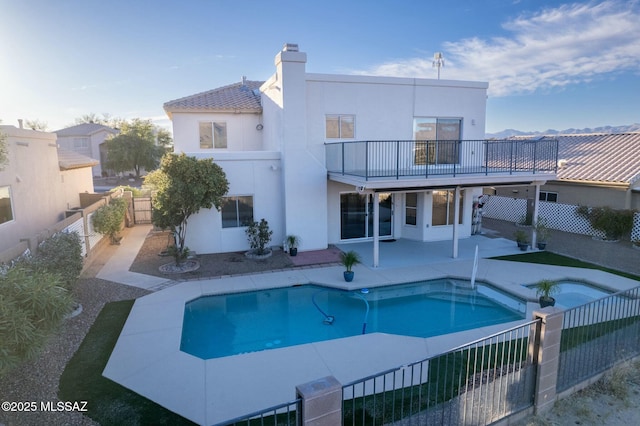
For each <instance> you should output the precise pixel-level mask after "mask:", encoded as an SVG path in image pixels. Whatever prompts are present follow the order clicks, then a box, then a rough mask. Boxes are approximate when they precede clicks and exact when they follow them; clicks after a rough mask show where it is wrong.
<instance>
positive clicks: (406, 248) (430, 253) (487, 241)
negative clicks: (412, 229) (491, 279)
mask: <svg viewBox="0 0 640 426" xmlns="http://www.w3.org/2000/svg"><path fill="white" fill-rule="evenodd" d="M492 235H494V233H493V232H492V231H490V230H487V231H486V232H485V234H484V235H472V236H471V237H469V238H462V239H460V240H458V242H457V244H458V256H457V257H456V258H455V259H454V258H453V257H452V256H451V253H452V248H453V245H454V241H452V240H446V241H430V242H422V241H413V240H408V239H404V238H400V239H398V240H380V242H379V260H378V264H377V265H376V264H375V262H374V249H373V247H374V244H375V241H361V242H353V243H343V244H337V247H338V248H339V249H340V250H342V251H349V250H353V251H355V252H357V253H358V254H359V255H360V258H361V259H362V264H363V265H364V266H367V267H378V268H381V269H386V268H402V267H407V266H423V265H431V264H436V263H442V262H451V261H456V260H460V261H468V260H473V259H474V256H475V250H476V246H477V247H478V258H480V259H486V258H490V257H496V256H507V255H511V254H520V253H522V252H521V251H520V250H519V249H518V246H517V245H516V243H515V242H514V241H511V240H508V239H506V238H495V237H492Z"/></svg>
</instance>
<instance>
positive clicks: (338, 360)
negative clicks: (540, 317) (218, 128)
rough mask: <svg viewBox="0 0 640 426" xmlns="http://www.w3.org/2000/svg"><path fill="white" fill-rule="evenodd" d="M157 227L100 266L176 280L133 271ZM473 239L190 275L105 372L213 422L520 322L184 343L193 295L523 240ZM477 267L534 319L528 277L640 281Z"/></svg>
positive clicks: (373, 272)
mask: <svg viewBox="0 0 640 426" xmlns="http://www.w3.org/2000/svg"><path fill="white" fill-rule="evenodd" d="M148 229H149V228H148V227H137V228H133V229H132V230H131V232H130V233H129V234H128V235H127V236H126V237H125V239H123V241H122V245H121V246H120V247H118V249H117V250H116V253H115V254H114V256H113V257H112V259H111V260H110V261H109V262H108V263H107V264H106V265H105V266H104V268H103V269H102V270H101V271H100V273H99V274H98V276H99V277H100V278H103V279H108V280H112V281H117V282H121V283H124V284H128V285H136V286H141V287H142V286H144V288H150V289H154V288H159V287H166V286H167V285H169V284H172V282H171V281H168V280H163V279H161V278H157V277H146V276H141V275H140V274H133V273H131V272H129V271H128V267H129V265H130V264H131V261H132V260H133V259H134V257H135V253H136V250H137V249H136V247H138V249H139V247H140V246H141V244H142V242H143V240H144V236H145V235H146V233H145V232H146V231H148ZM469 240H470V241H472V243H471V244H468V246H467V244H466V243H465V244H464V247H462V246H461V250H460V257H459V259H457V260H453V259H451V258H449V256H450V252H451V251H450V248H446V243H443V245H442V246H440V245H438V244H433V245H429V244H419V247H418V246H415V245H413V244H411V242H407V241H402V240H401V241H397V242H395V243H384V244H381V248H382V246H385V247H384V251H381V257H380V259H381V267H379V268H376V269H373V268H369V267H367V266H365V265H366V264H365V265H358V266H356V267H355V268H354V270H355V272H356V278H355V280H354V281H353V282H352V283H345V282H344V280H343V278H342V267H340V266H331V267H323V268H306V269H291V270H286V271H280V272H271V273H262V274H254V275H245V276H237V277H229V278H218V279H209V280H200V281H189V282H181V283H178V284H177V285H173V286H170V287H169V288H166V289H164V290H162V291H156V292H155V293H152V294H150V295H148V296H145V297H142V298H140V299H138V300H136V302H135V304H134V307H133V309H132V311H131V313H130V315H129V318H128V319H127V322H126V324H125V326H124V328H123V330H122V333H121V335H120V337H119V339H118V342H117V343H116V346H115V348H114V350H113V353H112V355H111V357H110V359H109V362H108V364H107V366H106V368H105V370H104V372H103V374H104V376H105V377H108V378H110V379H111V380H114V381H116V382H117V383H120V384H121V385H123V386H125V387H127V388H129V389H131V390H133V391H135V392H137V393H139V394H141V395H143V396H145V397H146V398H149V399H151V400H153V401H155V402H157V403H158V404H160V405H162V406H164V407H166V408H167V409H169V410H171V411H174V412H176V413H178V414H180V415H182V416H184V417H186V418H188V419H190V420H192V421H194V422H196V423H199V424H207V425H208V424H215V423H219V422H224V421H225V420H228V419H231V418H235V417H238V416H241V415H244V414H246V413H249V412H253V411H257V410H261V409H264V408H267V407H270V406H273V405H276V404H279V403H283V402H287V401H290V400H293V399H294V398H295V386H296V385H300V384H303V383H306V382H309V381H312V380H315V379H318V378H321V377H325V376H328V375H332V376H334V377H336V378H337V379H338V380H339V381H340V382H341V383H348V382H350V381H353V380H357V379H359V378H362V377H365V376H368V375H372V374H375V373H378V372H380V371H384V370H387V369H390V368H395V367H397V366H400V365H405V364H407V363H411V362H414V361H417V360H421V359H424V358H426V357H428V356H429V355H434V354H437V353H441V352H443V351H446V350H448V349H451V348H453V347H456V346H459V345H461V344H464V343H467V342H469V341H472V340H474V339H476V338H478V337H481V336H484V335H487V334H490V333H493V332H497V331H499V330H502V329H505V328H507V327H509V326H510V325H514V323H511V324H502V325H498V326H492V327H485V328H481V329H476V330H469V331H465V332H461V333H455V334H450V335H446V336H440V337H434V338H428V339H422V338H414V337H405V336H396V335H387V334H382V333H373V334H367V335H362V336H356V337H350V338H344V339H336V340H331V341H325V342H318V343H312V344H306V345H299V346H294V347H287V348H280V349H273V350H266V351H261V352H253V353H247V354H242V355H236V356H229V357H225V358H217V359H210V360H202V359H199V358H196V357H194V356H191V355H188V354H186V353H184V352H181V351H180V340H181V332H182V322H183V317H184V307H185V303H186V302H187V301H189V300H192V299H194V298H197V297H199V296H201V295H210V294H220V293H228V292H238V291H250V290H256V289H268V288H274V287H283V286H291V285H296V284H305V283H316V284H320V285H326V286H331V287H338V288H343V289H347V290H358V289H360V288H363V287H369V288H373V287H376V286H381V285H389V284H397V283H402V282H413V281H421V280H429V279H436V278H442V277H447V276H455V277H460V278H465V277H466V278H469V277H470V275H471V270H472V264H473V260H472V255H471V256H470V253H471V252H472V250H473V251H474V250H475V244H473V242H476V243H477V244H478V245H479V247H480V253H482V254H483V255H484V254H486V255H491V256H494V255H496V253H497V252H501V253H503V254H508V253H504V251H508V252H510V253H515V252H517V248H516V246H515V243H513V242H508V243H507V240H504V239H491V238H486V237H480V236H478V237H477V238H476V237H474V238H472V239H469ZM427 246H430V247H432V248H433V247H435V248H434V249H430V248H429V247H427ZM348 247H349V248H352V249H357V250H359V251H362V254H363V256H364V257H365V262H366V261H367V259H366V256H367V253H371V250H370V249H371V246H370V244H369V245H368V246H367V244H366V243H363V245H362V246H361V247H359V246H358V244H351V245H348ZM387 247H388V248H387ZM420 248H422V249H423V250H419V249H420ZM388 250H389V251H388ZM394 253H395V254H397V253H400V255H399V256H394ZM411 259H413V260H411ZM477 277H478V279H481V280H485V281H488V282H491V283H493V284H494V285H496V286H498V287H502V288H504V289H508V290H509V291H511V292H512V293H515V294H517V295H519V296H521V297H522V298H524V299H527V300H529V303H527V314H526V317H525V318H527V319H528V318H530V317H531V314H532V311H533V309H535V308H536V307H537V304H536V303H534V300H535V293H534V292H533V290H530V289H527V288H524V287H522V284H530V283H534V282H536V281H538V280H540V279H543V278H551V279H567V278H572V279H577V280H588V281H592V282H595V283H600V284H601V285H603V286H606V287H610V288H613V289H627V288H632V287H635V286H636V285H637V282H636V281H633V280H629V279H626V278H622V277H619V276H614V275H610V274H606V273H603V272H601V271H594V270H585V269H577V268H566V267H558V266H551V265H534V264H525V263H518V262H501V261H495V260H487V259H482V260H481V261H480V262H479V267H478V275H477ZM399 347H402V350H401V351H399V350H398V348H399Z"/></svg>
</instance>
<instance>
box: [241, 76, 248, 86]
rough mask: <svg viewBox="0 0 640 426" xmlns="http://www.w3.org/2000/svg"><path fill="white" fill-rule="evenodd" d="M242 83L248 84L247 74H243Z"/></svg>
mask: <svg viewBox="0 0 640 426" xmlns="http://www.w3.org/2000/svg"><path fill="white" fill-rule="evenodd" d="M242 85H243V86H246V85H247V76H246V75H243V76H242Z"/></svg>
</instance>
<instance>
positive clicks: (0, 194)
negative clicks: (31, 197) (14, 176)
mask: <svg viewBox="0 0 640 426" xmlns="http://www.w3.org/2000/svg"><path fill="white" fill-rule="evenodd" d="M5 189H6V192H5ZM3 195H7V196H6V197H4V196H3ZM5 198H8V199H9V213H10V214H11V217H10V218H7V220H4V218H2V217H0V220H2V222H0V226H2V225H4V224H5V223H10V222H13V221H14V220H16V214H15V210H14V208H13V195H12V194H11V186H9V185H3V186H0V200H2V199H5Z"/></svg>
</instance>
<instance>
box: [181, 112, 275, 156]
mask: <svg viewBox="0 0 640 426" xmlns="http://www.w3.org/2000/svg"><path fill="white" fill-rule="evenodd" d="M172 121H173V139H174V141H175V142H174V145H175V147H176V150H178V148H179V150H180V151H188V152H209V153H212V154H214V155H215V153H216V152H219V151H260V150H262V149H263V148H262V131H260V130H257V129H256V126H257V125H258V124H260V123H261V122H262V117H261V116H260V115H259V114H231V113H216V114H213V113H177V112H175V113H173V114H172ZM202 121H208V122H212V121H219V122H226V123H227V148H226V149H215V148H211V149H201V148H200V128H199V123H200V122H202Z"/></svg>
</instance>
